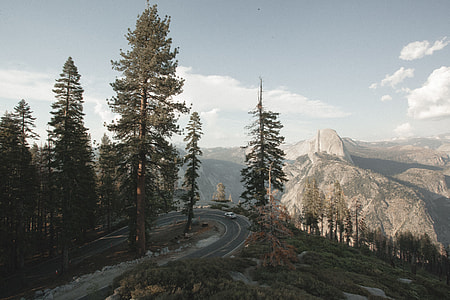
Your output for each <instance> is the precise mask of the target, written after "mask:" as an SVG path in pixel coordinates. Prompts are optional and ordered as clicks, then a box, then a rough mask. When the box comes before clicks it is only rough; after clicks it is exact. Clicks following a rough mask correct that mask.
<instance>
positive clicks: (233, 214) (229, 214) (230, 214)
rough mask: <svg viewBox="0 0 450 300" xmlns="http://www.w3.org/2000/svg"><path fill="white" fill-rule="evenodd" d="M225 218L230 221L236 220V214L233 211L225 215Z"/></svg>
mask: <svg viewBox="0 0 450 300" xmlns="http://www.w3.org/2000/svg"><path fill="white" fill-rule="evenodd" d="M225 217H226V218H230V219H236V214H235V213H234V212H232V211H228V212H226V213H225Z"/></svg>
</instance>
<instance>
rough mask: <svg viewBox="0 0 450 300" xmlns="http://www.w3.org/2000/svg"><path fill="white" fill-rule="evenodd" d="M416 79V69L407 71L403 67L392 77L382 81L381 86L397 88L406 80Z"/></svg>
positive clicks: (387, 76)
mask: <svg viewBox="0 0 450 300" xmlns="http://www.w3.org/2000/svg"><path fill="white" fill-rule="evenodd" d="M412 77H414V69H405V68H404V67H401V68H400V69H398V70H397V71H395V72H394V74H392V75H389V74H388V75H386V76H385V77H384V79H383V80H382V81H381V84H380V85H381V86H386V85H389V86H391V87H395V86H396V85H397V84H399V83H401V82H402V81H403V80H405V79H406V78H412Z"/></svg>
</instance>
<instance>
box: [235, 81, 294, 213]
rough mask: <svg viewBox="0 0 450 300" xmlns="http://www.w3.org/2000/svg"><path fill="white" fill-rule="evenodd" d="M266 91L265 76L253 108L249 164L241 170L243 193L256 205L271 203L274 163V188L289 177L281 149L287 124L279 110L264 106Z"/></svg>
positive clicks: (280, 187)
mask: <svg viewBox="0 0 450 300" xmlns="http://www.w3.org/2000/svg"><path fill="white" fill-rule="evenodd" d="M262 95H263V90H262V79H261V80H260V89H259V95H258V105H257V106H256V109H255V110H253V111H251V112H250V113H251V114H252V115H253V117H254V119H255V120H254V122H253V123H252V124H251V125H250V126H249V127H248V129H249V130H250V135H251V136H252V140H251V141H250V142H249V143H248V145H247V147H249V148H250V150H249V152H248V153H247V154H246V155H245V164H246V167H245V168H244V169H242V171H241V177H242V179H241V182H243V183H244V192H243V193H242V195H241V197H242V198H243V199H244V200H246V201H247V202H251V203H255V204H256V205H266V204H267V203H268V196H267V192H266V189H267V188H268V186H269V169H270V166H272V167H271V168H272V176H271V182H270V183H271V186H272V187H273V188H274V189H277V190H279V191H282V190H283V185H284V182H285V181H286V175H285V174H284V171H283V158H284V152H283V150H281V149H280V145H281V144H282V143H283V141H284V137H283V136H281V135H280V130H281V129H282V128H283V125H282V124H281V122H280V121H279V120H278V115H279V114H278V113H275V112H272V111H268V110H266V109H265V108H264V106H263V101H262Z"/></svg>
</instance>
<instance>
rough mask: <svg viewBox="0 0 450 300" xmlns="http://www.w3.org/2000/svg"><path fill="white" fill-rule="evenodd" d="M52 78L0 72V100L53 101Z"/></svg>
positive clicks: (36, 73) (26, 73)
mask: <svg viewBox="0 0 450 300" xmlns="http://www.w3.org/2000/svg"><path fill="white" fill-rule="evenodd" d="M54 82H55V81H54V78H52V77H51V76H50V75H48V74H45V73H39V72H30V71H21V70H0V98H6V99H17V101H19V100H20V99H25V100H26V101H28V100H30V99H34V100H48V101H53V100H54V95H53V92H52V88H53V84H54Z"/></svg>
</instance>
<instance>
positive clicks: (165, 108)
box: [109, 5, 188, 256]
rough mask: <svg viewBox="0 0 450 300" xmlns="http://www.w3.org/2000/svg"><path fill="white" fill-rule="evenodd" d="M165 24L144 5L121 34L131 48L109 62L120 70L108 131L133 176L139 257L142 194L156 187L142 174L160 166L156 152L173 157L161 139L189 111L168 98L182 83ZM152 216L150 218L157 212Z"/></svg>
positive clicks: (143, 232) (142, 228)
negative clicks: (114, 116) (133, 23)
mask: <svg viewBox="0 0 450 300" xmlns="http://www.w3.org/2000/svg"><path fill="white" fill-rule="evenodd" d="M169 25H170V17H167V16H166V17H165V18H164V19H161V18H160V17H159V16H158V11H157V7H156V5H154V6H150V5H148V7H147V8H146V9H145V11H144V12H143V13H142V14H141V15H140V16H138V19H137V21H136V28H135V29H134V30H133V31H131V30H130V29H129V30H128V34H127V35H126V39H127V41H128V44H129V46H130V48H131V49H130V50H129V51H126V52H123V51H121V53H120V55H121V57H122V58H121V59H120V60H119V61H115V62H113V68H114V69H115V70H117V71H119V72H121V76H120V77H119V78H117V79H116V80H115V82H114V83H112V84H111V85H112V87H113V89H114V91H115V92H116V96H115V97H113V98H112V99H111V100H110V101H109V105H110V107H111V109H112V111H113V112H115V113H118V114H120V116H121V118H120V119H119V120H118V121H117V122H115V123H113V124H111V125H110V126H109V129H110V130H112V131H113V132H114V133H115V137H116V138H117V139H118V140H119V141H120V144H121V145H120V148H119V149H121V150H122V151H124V152H125V153H124V152H122V154H123V155H124V156H127V159H129V163H128V165H129V167H130V169H129V170H130V172H131V173H135V174H136V179H135V189H136V192H135V193H134V194H135V202H136V226H135V227H136V238H135V241H136V246H137V252H138V255H140V256H142V255H144V254H145V247H146V245H145V236H146V222H147V220H146V219H147V218H146V214H145V211H146V207H147V206H148V202H149V198H150V197H151V196H152V195H151V194H149V193H147V191H146V190H147V188H148V187H150V188H152V187H154V186H155V183H154V182H152V178H151V177H150V176H146V175H147V174H154V173H157V172H160V170H158V168H157V167H158V166H159V165H160V163H161V157H160V155H159V154H161V153H165V154H167V155H169V154H170V153H173V151H167V149H169V148H170V147H168V145H167V142H166V139H167V138H170V137H171V136H172V135H173V133H175V132H177V131H178V126H177V124H176V121H177V119H178V114H179V113H186V112H187V111H188V110H187V108H186V106H185V104H184V103H178V102H175V101H174V100H173V98H172V96H174V95H177V94H179V93H181V91H182V86H183V80H182V79H180V78H179V77H177V76H176V75H175V71H176V67H177V65H178V62H177V61H176V60H175V58H176V55H177V54H178V49H177V48H175V49H172V48H171V46H172V39H171V38H169V37H168V34H169ZM161 147H164V148H165V149H161ZM156 158H159V160H156ZM149 170H152V173H150V172H149ZM131 183H132V182H131ZM132 185H133V183H132ZM149 192H150V191H149ZM151 213H152V214H153V215H155V214H156V213H157V211H152V212H151Z"/></svg>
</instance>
